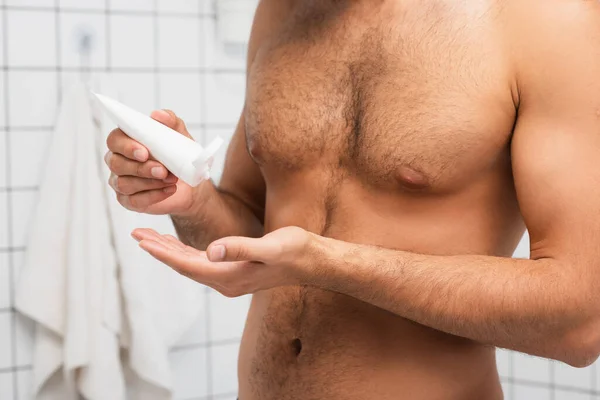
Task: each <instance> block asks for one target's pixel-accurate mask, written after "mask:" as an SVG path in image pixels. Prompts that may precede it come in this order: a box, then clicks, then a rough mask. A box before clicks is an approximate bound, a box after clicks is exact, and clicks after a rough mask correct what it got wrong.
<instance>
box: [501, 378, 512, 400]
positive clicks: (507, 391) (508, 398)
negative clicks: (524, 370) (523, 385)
mask: <svg viewBox="0 0 600 400" xmlns="http://www.w3.org/2000/svg"><path fill="white" fill-rule="evenodd" d="M500 384H501V385H502V392H503V393H504V400H512V393H513V387H512V383H510V382H506V381H503V380H501V381H500Z"/></svg>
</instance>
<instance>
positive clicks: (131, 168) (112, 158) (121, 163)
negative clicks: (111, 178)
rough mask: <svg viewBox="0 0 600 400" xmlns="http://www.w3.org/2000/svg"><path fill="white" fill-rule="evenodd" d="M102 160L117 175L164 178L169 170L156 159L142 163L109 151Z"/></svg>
mask: <svg viewBox="0 0 600 400" xmlns="http://www.w3.org/2000/svg"><path fill="white" fill-rule="evenodd" d="M104 162H105V163H106V165H108V168H109V169H110V170H111V172H113V173H114V174H115V175H119V176H122V175H130V176H137V177H140V178H150V179H166V178H167V177H168V176H169V171H167V169H166V168H165V167H164V166H163V165H162V164H161V163H159V162H158V161H152V160H151V161H146V162H144V163H142V162H138V161H134V160H130V159H129V158H127V157H125V156H122V155H121V154H116V153H113V152H111V151H109V152H108V153H106V155H105V156H104ZM171 176H172V175H171Z"/></svg>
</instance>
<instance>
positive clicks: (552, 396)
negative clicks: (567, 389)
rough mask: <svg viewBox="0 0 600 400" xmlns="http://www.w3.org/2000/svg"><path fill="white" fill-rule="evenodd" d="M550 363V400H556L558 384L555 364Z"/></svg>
mask: <svg viewBox="0 0 600 400" xmlns="http://www.w3.org/2000/svg"><path fill="white" fill-rule="evenodd" d="M548 362H549V363H550V400H555V398H556V382H555V381H554V362H553V361H548Z"/></svg>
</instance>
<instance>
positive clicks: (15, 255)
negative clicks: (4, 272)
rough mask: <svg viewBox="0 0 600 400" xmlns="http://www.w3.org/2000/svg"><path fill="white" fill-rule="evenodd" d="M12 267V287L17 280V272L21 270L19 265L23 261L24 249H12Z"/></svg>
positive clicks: (15, 285)
mask: <svg viewBox="0 0 600 400" xmlns="http://www.w3.org/2000/svg"><path fill="white" fill-rule="evenodd" d="M11 256H12V263H13V264H12V268H13V280H14V281H13V287H14V288H16V287H17V282H18V281H19V273H20V272H21V267H22V266H23V263H24V261H25V251H23V250H19V251H13V252H12V254H11Z"/></svg>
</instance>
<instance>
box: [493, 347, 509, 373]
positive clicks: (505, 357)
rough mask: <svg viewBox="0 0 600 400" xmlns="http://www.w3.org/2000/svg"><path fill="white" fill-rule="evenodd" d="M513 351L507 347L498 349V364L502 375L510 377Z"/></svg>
mask: <svg viewBox="0 0 600 400" xmlns="http://www.w3.org/2000/svg"><path fill="white" fill-rule="evenodd" d="M511 360H512V352H511V351H510V350H506V349H496V365H497V366H498V374H500V376H501V377H505V378H509V377H510V373H511V365H510V364H511Z"/></svg>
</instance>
